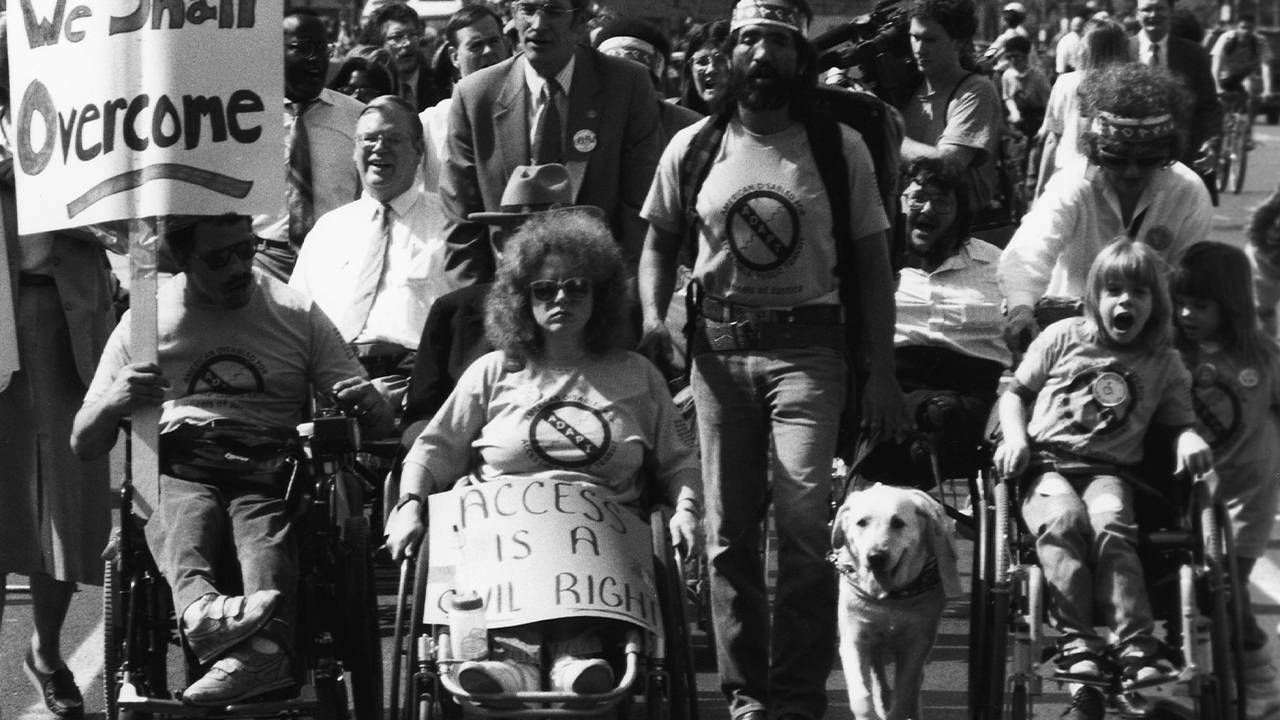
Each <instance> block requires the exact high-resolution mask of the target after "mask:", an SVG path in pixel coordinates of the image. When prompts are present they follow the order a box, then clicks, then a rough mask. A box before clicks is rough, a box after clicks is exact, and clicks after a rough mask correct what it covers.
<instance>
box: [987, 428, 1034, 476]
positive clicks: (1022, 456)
mask: <svg viewBox="0 0 1280 720" xmlns="http://www.w3.org/2000/svg"><path fill="white" fill-rule="evenodd" d="M1030 460H1031V448H1030V446H1028V445H1027V439H1026V438H1025V437H1022V438H1017V437H1012V438H1010V437H1006V438H1005V439H1004V440H1003V441H1002V442H1001V443H1000V445H999V447H997V448H996V455H995V464H996V472H998V473H1000V475H1001V476H1002V477H1006V478H1013V477H1017V476H1019V475H1021V474H1022V471H1023V470H1026V469H1027V462H1028V461H1030Z"/></svg>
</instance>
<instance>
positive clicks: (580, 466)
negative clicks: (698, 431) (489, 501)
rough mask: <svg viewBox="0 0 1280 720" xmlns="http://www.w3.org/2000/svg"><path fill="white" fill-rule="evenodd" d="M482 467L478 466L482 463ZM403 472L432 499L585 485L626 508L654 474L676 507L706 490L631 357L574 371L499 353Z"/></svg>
mask: <svg viewBox="0 0 1280 720" xmlns="http://www.w3.org/2000/svg"><path fill="white" fill-rule="evenodd" d="M477 459H478V461H477ZM405 462H406V463H411V464H416V465H420V466H422V467H423V468H425V469H426V472H427V475H428V477H429V480H430V482H429V487H431V489H432V490H433V491H441V490H447V489H448V488H450V487H452V486H453V485H454V483H455V482H456V481H457V480H458V479H459V478H461V477H463V476H465V475H467V474H469V473H471V474H473V475H474V476H475V477H477V478H478V479H479V480H481V481H490V480H498V479H501V478H508V477H521V478H545V479H549V480H551V479H554V480H566V481H583V482H589V483H594V484H596V485H601V486H604V487H605V488H608V490H609V491H610V494H611V495H612V496H613V497H614V498H615V499H617V500H618V501H619V502H622V503H632V502H634V501H635V500H637V499H638V498H639V497H640V493H641V491H642V489H643V485H642V483H641V480H640V479H641V470H642V469H648V470H649V471H651V472H652V473H653V476H654V477H656V478H657V480H658V482H659V483H661V485H662V486H663V487H664V488H665V490H666V493H667V494H666V499H668V500H670V501H673V502H674V501H675V499H676V498H677V497H678V496H679V489H680V488H681V487H683V486H686V485H687V486H691V487H694V488H698V489H699V490H700V489H701V487H702V483H701V479H700V478H701V475H700V472H699V469H698V453H697V441H696V439H695V437H694V432H693V430H692V428H690V427H689V426H688V424H686V423H685V421H684V419H683V418H682V417H681V415H680V413H679V412H678V411H677V410H676V408H675V405H674V404H673V403H672V401H671V395H670V393H669V392H668V390H667V386H666V382H665V381H664V380H663V379H662V376H661V375H660V374H659V373H658V371H657V369H656V368H654V366H653V364H652V363H650V362H649V361H648V360H646V359H644V358H643V357H641V356H640V355H637V354H635V353H631V352H621V351H618V352H613V353H610V354H608V355H606V356H604V357H592V358H589V359H587V360H585V361H583V362H582V363H579V364H577V365H574V366H572V367H548V366H540V365H538V364H536V363H532V362H530V363H528V364H526V365H525V367H523V368H520V369H512V368H511V367H509V366H508V365H507V362H506V355H504V354H503V353H502V352H501V351H494V352H491V353H489V354H487V355H484V356H483V357H481V358H479V359H477V360H476V361H475V362H474V363H472V364H471V366H470V367H469V368H467V370H466V372H464V373H463V374H462V377H461V378H459V380H458V384H457V386H456V387H455V388H454V390H453V394H451V395H450V396H449V399H448V400H446V401H445V403H444V405H443V406H441V408H440V410H439V411H438V412H437V413H436V414H435V417H433V418H432V420H431V422H430V424H428V425H427V427H426V429H425V430H423V432H422V434H421V435H419V436H418V439H417V440H416V441H414V444H413V448H412V449H410V451H409V454H408V456H407V457H406V458H405Z"/></svg>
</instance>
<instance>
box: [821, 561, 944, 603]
mask: <svg viewBox="0 0 1280 720" xmlns="http://www.w3.org/2000/svg"><path fill="white" fill-rule="evenodd" d="M827 560H828V561H830V562H831V564H832V565H834V566H835V568H836V571H837V572H839V573H840V575H841V577H843V578H844V581H845V582H847V583H849V586H850V587H852V588H853V591H854V592H855V593H857V595H858V597H860V598H863V599H865V600H888V599H899V600H900V599H903V598H912V597H916V596H919V595H923V594H925V593H927V592H929V591H930V590H933V589H934V588H936V587H938V586H939V585H941V584H942V575H941V574H940V573H939V572H938V561H937V560H936V559H934V558H929V560H928V561H926V562H925V565H924V569H922V570H921V571H920V574H919V575H917V576H916V579H915V580H912V581H911V582H909V583H907V584H906V585H903V586H902V587H900V588H898V589H896V590H890V591H889V592H888V593H886V594H885V595H884V596H881V597H877V596H874V595H871V594H869V593H867V592H866V591H865V590H863V589H862V588H861V587H860V586H859V585H858V574H859V573H858V568H857V567H856V566H854V564H853V563H851V562H849V561H848V560H845V559H844V558H842V557H841V553H840V551H838V550H832V551H831V552H830V553H828V554H827Z"/></svg>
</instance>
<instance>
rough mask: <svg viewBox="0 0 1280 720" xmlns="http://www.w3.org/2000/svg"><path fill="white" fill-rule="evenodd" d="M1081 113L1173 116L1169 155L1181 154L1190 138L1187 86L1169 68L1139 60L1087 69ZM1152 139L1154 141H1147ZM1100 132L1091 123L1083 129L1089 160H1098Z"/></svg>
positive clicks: (1082, 84) (1082, 145)
mask: <svg viewBox="0 0 1280 720" xmlns="http://www.w3.org/2000/svg"><path fill="white" fill-rule="evenodd" d="M1079 92H1080V114H1081V115H1083V116H1085V117H1097V115H1098V113H1101V112H1107V113H1111V114H1113V115H1119V116H1121V117H1127V118H1150V117H1155V116H1157V115H1164V114H1166V113H1168V114H1170V115H1172V116H1173V125H1174V134H1173V135H1172V136H1169V137H1168V139H1166V140H1162V141H1160V142H1167V143H1168V145H1169V159H1170V160H1176V159H1178V158H1180V157H1182V149H1183V146H1184V145H1185V144H1186V142H1187V135H1186V129H1185V128H1186V127H1187V125H1188V123H1187V107H1188V106H1189V102H1188V96H1187V93H1186V90H1184V89H1183V87H1182V85H1181V84H1179V83H1178V82H1177V81H1176V80H1174V79H1173V76H1172V75H1170V74H1169V73H1168V71H1167V70H1164V69H1162V68H1151V67H1148V66H1146V65H1142V64H1140V63H1116V64H1114V65H1110V66H1108V67H1106V68H1102V69H1099V70H1097V71H1095V72H1090V73H1088V74H1087V75H1086V76H1085V77H1084V79H1083V80H1081V82H1080V91H1079ZM1147 142H1153V141H1147ZM1098 144H1099V138H1098V134H1097V133H1096V132H1095V131H1094V130H1093V128H1092V127H1088V128H1085V129H1084V130H1083V131H1082V132H1081V133H1080V150H1081V152H1083V153H1084V155H1085V157H1087V158H1088V159H1089V161H1090V162H1092V163H1094V164H1097V162H1098Z"/></svg>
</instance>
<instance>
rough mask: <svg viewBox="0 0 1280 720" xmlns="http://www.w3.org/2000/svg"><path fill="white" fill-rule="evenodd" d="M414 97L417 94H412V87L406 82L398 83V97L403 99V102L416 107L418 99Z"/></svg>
mask: <svg viewBox="0 0 1280 720" xmlns="http://www.w3.org/2000/svg"><path fill="white" fill-rule="evenodd" d="M415 95H417V93H416V92H414V89H413V85H411V84H410V83H407V82H406V83H400V97H402V98H404V101H405V102H407V103H409V104H410V105H412V106H413V107H418V99H417V98H416V97H415Z"/></svg>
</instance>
